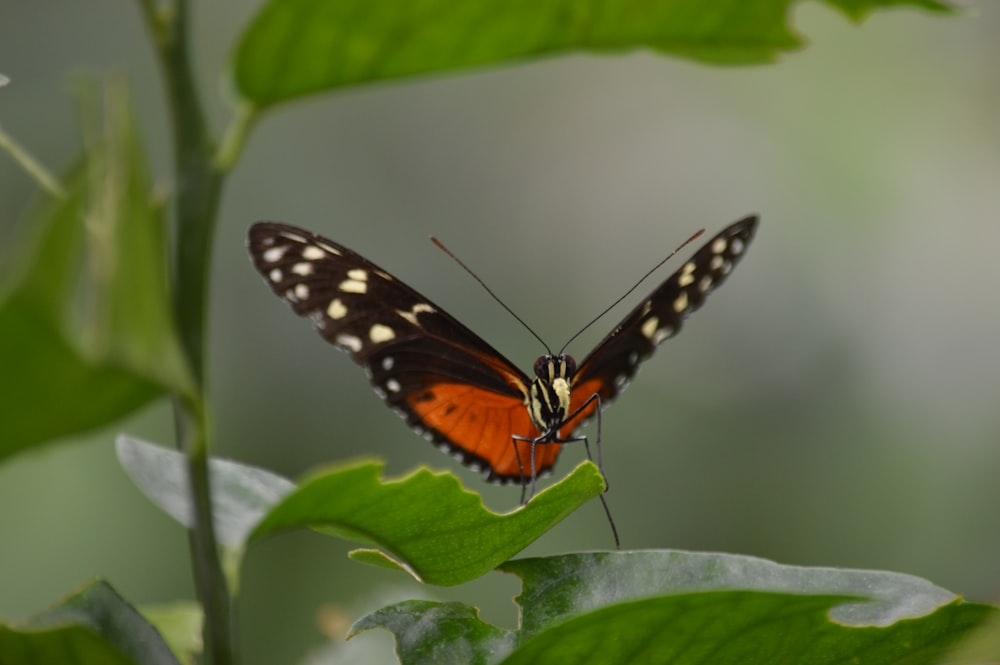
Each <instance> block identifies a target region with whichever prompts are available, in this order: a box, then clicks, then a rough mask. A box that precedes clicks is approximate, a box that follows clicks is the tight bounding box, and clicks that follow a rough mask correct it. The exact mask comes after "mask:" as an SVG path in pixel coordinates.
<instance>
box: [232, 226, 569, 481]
mask: <svg viewBox="0 0 1000 665" xmlns="http://www.w3.org/2000/svg"><path fill="white" fill-rule="evenodd" d="M249 249H250V255H251V257H252V259H253V262H254V266H255V267H256V268H257V270H258V271H259V272H260V273H261V275H263V277H264V279H265V280H266V281H267V282H268V284H270V286H271V288H272V289H273V290H274V292H275V293H276V294H278V295H279V296H280V297H281V298H283V299H284V300H286V301H287V302H288V303H289V304H291V306H292V308H293V309H294V310H295V312H296V313H298V314H300V315H302V316H307V317H309V318H311V319H312V321H313V323H314V324H315V326H316V329H317V330H318V331H319V333H320V334H321V335H322V336H323V337H324V338H326V339H327V340H328V341H330V342H331V343H333V344H334V345H336V346H337V347H339V348H340V349H342V350H344V351H347V352H348V353H350V355H351V358H352V359H353V360H354V361H355V362H357V363H358V364H359V365H361V366H362V367H364V368H365V371H366V372H367V374H368V377H369V380H370V381H371V383H372V385H373V386H374V387H375V391H376V393H378V395H379V396H380V397H382V398H383V399H384V400H385V401H386V403H387V404H388V405H389V406H390V407H392V408H393V409H395V410H397V412H398V413H399V414H400V415H401V416H403V417H404V419H406V421H407V422H408V423H409V424H410V425H411V426H412V427H414V428H415V429H416V430H417V431H418V432H420V433H421V434H423V435H424V436H425V437H426V438H428V439H430V440H432V441H435V442H437V443H439V444H443V445H445V446H447V447H448V449H449V450H450V451H451V452H454V453H456V454H457V455H458V456H460V458H461V459H462V461H463V462H464V463H466V464H467V465H469V466H478V467H479V468H481V469H482V470H483V471H484V472H485V473H486V475H487V476H488V477H489V478H490V479H496V480H501V481H506V480H518V481H522V482H523V478H522V474H521V472H520V468H519V466H518V464H517V456H516V455H515V453H514V444H513V442H512V439H511V436H512V435H513V434H518V435H520V436H528V437H531V436H536V435H537V431H536V430H535V429H534V426H533V425H532V424H531V420H530V418H529V417H528V415H527V411H526V410H525V407H524V400H525V395H526V391H527V384H528V379H527V377H525V376H524V374H523V372H521V371H520V370H519V369H517V368H516V367H515V366H514V365H512V364H511V363H510V362H509V361H508V360H507V359H506V358H504V357H503V356H502V355H501V354H500V353H499V352H497V351H496V350H495V349H493V347H491V346H490V345H489V344H487V343H486V342H485V341H484V340H483V339H482V338H480V337H479V336H478V335H476V334H475V333H473V332H472V331H471V330H469V329H468V328H466V327H465V326H464V325H462V324H461V323H459V322H458V321H457V320H455V319H454V318H453V317H452V316H450V315H449V314H448V313H447V312H445V311H444V310H442V309H441V308H440V307H438V306H437V305H435V304H434V303H432V302H431V301H430V300H428V299H427V298H425V297H424V296H422V295H420V294H419V293H418V292H417V291H415V290H414V289H412V288H410V287H409V286H407V285H406V284H405V283H403V282H401V281H400V280H398V279H396V278H395V277H393V276H392V275H391V274H389V273H388V272H386V271H385V270H383V269H382V268H380V267H378V266H377V265H375V264H374V263H372V262H371V261H369V260H367V259H365V258H364V257H363V256H361V255H360V254H357V253H355V252H353V251H351V250H350V249H348V248H347V247H344V246H343V245H340V244H337V243H335V242H333V241H331V240H329V239H327V238H323V237H322V236H319V235H316V234H314V233H310V232H309V231H305V230H303V229H299V228H296V227H294V226H288V225H285V224H276V223H271V222H259V223H257V224H255V225H253V227H251V229H250V234H249ZM498 441H502V442H503V444H502V445H498V444H497V442H498ZM557 454H558V446H553V447H552V450H545V447H544V446H540V447H537V449H536V451H535V462H536V468H538V469H543V470H544V469H547V468H548V467H551V466H552V464H553V463H554V462H555V456H556V455H557ZM520 455H521V460H522V461H524V463H527V462H528V461H529V460H530V457H529V455H530V451H529V447H528V446H527V445H526V444H520Z"/></svg>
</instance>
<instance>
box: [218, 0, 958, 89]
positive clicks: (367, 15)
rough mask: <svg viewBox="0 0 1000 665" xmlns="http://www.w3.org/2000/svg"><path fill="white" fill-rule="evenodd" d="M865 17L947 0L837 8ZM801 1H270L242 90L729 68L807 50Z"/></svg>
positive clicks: (240, 70)
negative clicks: (576, 63)
mask: <svg viewBox="0 0 1000 665" xmlns="http://www.w3.org/2000/svg"><path fill="white" fill-rule="evenodd" d="M827 2H828V3H829V4H832V5H834V6H835V7H838V8H839V9H840V10H842V11H843V12H845V13H846V14H847V15H848V16H851V17H852V18H855V19H860V18H862V17H863V16H865V15H866V14H868V13H869V12H871V11H873V10H875V9H879V8H882V7H885V6H891V5H909V6H913V7H922V8H925V9H931V10H939V11H944V10H945V9H946V8H947V6H946V5H945V4H944V3H943V2H940V1H938V0H827ZM793 4H794V0H714V1H713V2H705V1H704V0H532V1H531V2H510V1H506V2H501V1H500V0H463V1H462V2H453V1H451V0H407V1H406V2H399V1H396V2H367V1H366V0H270V2H267V3H266V4H265V5H264V6H263V7H262V8H261V10H260V11H259V12H258V13H257V15H256V16H255V17H254V19H253V20H252V22H251V23H250V25H249V26H248V28H247V30H246V31H245V32H244V34H243V36H242V37H241V39H240V43H239V47H238V49H237V51H236V57H235V62H234V78H235V82H236V88H237V90H238V91H239V93H240V94H241V95H242V96H243V97H244V99H245V100H246V101H247V103H248V104H250V105H251V106H253V107H256V108H264V107H267V106H271V105H273V104H277V103H280V102H284V101H288V100H290V99H294V98H296V97H301V96H303V95H308V94H312V93H317V92H321V91H325V90H332V89H335V88H340V87H344V86H349V85H357V84H360V83H367V82H371V81H380V80H386V79H394V78H400V77H406V76H413V75H417V74H428V73H432V72H446V71H451V70H458V69H467V68H471V67H477V66H483V65H492V64H497V63H500V62H505V61H512V60H516V59H523V58H528V57H537V56H543V55H552V54H557V53H567V52H571V51H597V52H611V53H621V52H624V51H631V50H635V49H640V48H648V49H652V50H655V51H660V52H663V53H668V54H671V55H675V56H680V57H684V58H690V59H694V60H699V61H703V62H710V63H720V64H745V63H761V62H770V61H772V60H774V59H775V58H776V57H777V56H778V54H780V53H782V52H785V51H789V50H791V49H795V48H798V47H799V46H800V44H801V39H800V38H799V37H798V36H797V35H796V34H795V33H794V32H793V31H792V30H791V28H790V27H789V25H788V22H789V14H790V13H791V12H790V9H791V6H792V5H793Z"/></svg>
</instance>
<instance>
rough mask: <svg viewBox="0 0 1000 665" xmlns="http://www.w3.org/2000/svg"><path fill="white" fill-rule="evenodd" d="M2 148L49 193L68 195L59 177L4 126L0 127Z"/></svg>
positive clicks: (58, 196)
mask: <svg viewBox="0 0 1000 665" xmlns="http://www.w3.org/2000/svg"><path fill="white" fill-rule="evenodd" d="M0 150H2V151H4V152H6V153H7V154H9V155H10V156H11V157H12V158H13V159H14V161H15V162H17V163H18V164H20V165H21V168H23V169H24V170H25V172H27V174H28V175H30V176H31V177H32V178H34V180H35V182H37V183H38V184H39V185H40V186H41V188H42V189H44V190H45V191H46V192H48V193H49V195H51V196H53V197H54V198H57V199H61V198H64V197H65V196H66V190H65V189H63V186H62V184H61V183H60V182H59V178H57V177H55V176H54V175H52V174H51V173H50V172H49V170H48V169H46V168H45V166H43V165H42V163H41V162H40V161H38V160H37V159H35V158H34V156H33V155H32V154H31V153H30V152H28V151H27V150H26V149H25V148H23V147H22V146H21V144H19V143H18V142H17V141H15V140H14V138H13V137H12V136H10V135H9V134H7V132H5V131H4V130H3V128H0Z"/></svg>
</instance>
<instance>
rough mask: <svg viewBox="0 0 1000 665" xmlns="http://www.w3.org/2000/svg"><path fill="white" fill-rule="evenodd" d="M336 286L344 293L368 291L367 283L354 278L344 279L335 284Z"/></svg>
mask: <svg viewBox="0 0 1000 665" xmlns="http://www.w3.org/2000/svg"><path fill="white" fill-rule="evenodd" d="M352 272H353V271H352ZM337 288H338V289H340V290H341V291H343V292H344V293H366V292H367V291H368V285H367V284H366V283H364V282H362V281H359V280H356V279H345V280H344V281H343V282H341V283H340V284H338V285H337Z"/></svg>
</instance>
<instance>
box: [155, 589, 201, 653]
mask: <svg viewBox="0 0 1000 665" xmlns="http://www.w3.org/2000/svg"><path fill="white" fill-rule="evenodd" d="M140 611H141V612H142V616H144V617H146V620H147V621H149V622H150V623H151V624H153V626H154V627H155V628H156V630H157V631H159V633H160V635H162V636H163V639H164V640H165V641H166V643H167V645H168V646H169V647H170V650H171V651H172V652H173V654H174V657H175V658H177V660H179V661H180V662H182V663H191V664H193V663H196V662H198V660H197V657H198V656H199V655H200V654H201V652H202V650H203V648H204V645H203V644H202V634H201V631H202V622H203V621H204V618H205V617H204V612H202V609H201V605H199V604H198V603H196V602H194V601H190V600H178V601H174V602H172V603H162V604H157V605H143V606H142V607H141V608H140Z"/></svg>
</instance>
